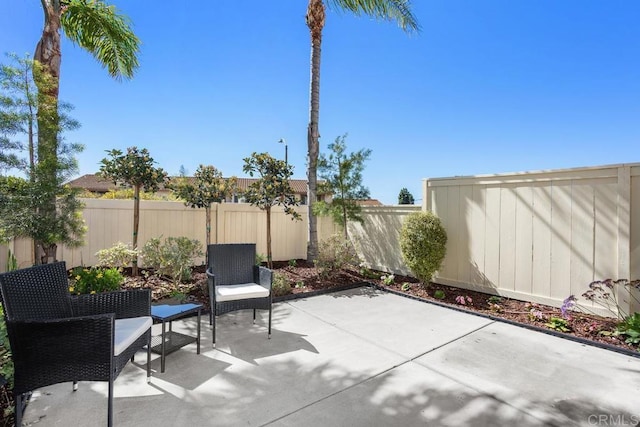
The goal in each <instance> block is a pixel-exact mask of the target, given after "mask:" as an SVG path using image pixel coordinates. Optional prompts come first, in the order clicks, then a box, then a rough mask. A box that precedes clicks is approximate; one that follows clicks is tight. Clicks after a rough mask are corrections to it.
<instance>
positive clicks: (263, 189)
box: [242, 152, 302, 268]
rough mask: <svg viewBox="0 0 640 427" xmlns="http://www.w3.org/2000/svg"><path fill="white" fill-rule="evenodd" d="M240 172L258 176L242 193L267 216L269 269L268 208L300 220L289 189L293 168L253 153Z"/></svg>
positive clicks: (269, 262) (270, 260)
mask: <svg viewBox="0 0 640 427" xmlns="http://www.w3.org/2000/svg"><path fill="white" fill-rule="evenodd" d="M244 163H245V164H244V166H243V167H242V170H243V171H244V172H245V173H248V174H249V175H250V176H254V174H258V175H259V176H260V179H258V180H257V181H256V182H254V183H252V184H251V185H250V186H249V188H247V191H245V193H244V197H245V200H246V201H247V202H248V203H251V204H252V205H253V206H257V207H259V208H260V209H262V210H263V211H265V212H266V213H267V263H268V265H269V268H273V258H272V255H271V208H272V207H273V206H282V207H283V208H284V213H285V214H287V215H291V217H292V219H296V220H300V219H302V218H301V217H300V214H299V213H298V212H296V211H295V210H294V209H293V207H294V206H297V205H298V201H297V200H296V197H295V195H294V193H293V190H292V189H291V185H290V183H289V178H290V177H291V175H293V166H291V165H288V164H287V163H286V162H284V161H282V160H276V159H274V158H273V157H271V156H270V155H269V154H268V153H260V154H258V153H255V152H254V153H253V154H251V157H247V158H245V159H244Z"/></svg>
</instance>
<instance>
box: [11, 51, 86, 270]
mask: <svg viewBox="0 0 640 427" xmlns="http://www.w3.org/2000/svg"><path fill="white" fill-rule="evenodd" d="M10 58H11V59H12V60H13V61H14V62H15V65H3V66H1V67H0V88H1V89H2V92H0V145H2V148H3V156H0V157H2V162H3V165H4V166H5V167H7V168H15V169H17V170H20V171H21V172H23V173H24V174H25V176H26V177H27V179H26V180H23V179H21V178H14V177H6V178H4V179H3V182H2V186H1V187H2V193H1V197H2V199H3V200H2V206H0V210H1V211H2V215H1V216H2V218H1V219H0V228H2V230H1V231H0V234H2V236H3V237H4V238H9V239H10V238H16V237H26V238H32V239H33V240H34V260H35V262H36V263H37V264H40V263H47V262H49V261H55V260H56V252H57V244H58V243H64V244H66V245H67V246H70V247H73V246H77V245H79V244H80V243H81V242H82V236H83V234H84V225H83V224H84V223H83V220H82V217H81V215H80V213H79V209H80V207H81V204H80V202H79V201H78V200H77V199H76V195H77V191H76V190H72V189H70V188H69V187H67V186H65V185H64V182H65V181H66V180H67V179H68V178H69V177H70V176H72V175H73V174H74V173H75V172H77V163H76V160H75V158H74V156H73V155H74V154H75V153H77V152H79V151H81V150H82V148H83V147H82V145H80V144H67V143H65V142H64V139H63V138H62V132H63V131H65V130H73V129H76V128H78V127H79V124H78V122H77V121H75V120H73V119H72V118H70V117H69V116H68V114H67V112H68V111H70V110H71V109H72V106H71V105H70V104H67V103H60V105H58V106H57V107H56V110H57V115H56V116H55V117H49V119H48V120H47V122H46V127H47V130H49V131H50V130H52V129H54V130H55V133H56V138H57V141H56V144H55V148H56V153H55V156H53V157H52V156H50V155H49V154H48V153H45V154H44V155H39V152H40V150H39V136H40V135H41V134H42V133H43V129H42V128H41V123H40V122H38V120H37V114H38V113H39V112H40V111H43V110H44V111H50V110H51V109H52V105H54V104H55V105H57V104H58V100H57V99H55V98H53V97H51V96H47V95H43V94H41V93H39V92H38V91H37V90H36V86H40V87H43V88H48V87H50V86H51V85H52V82H51V79H50V76H49V75H47V74H46V73H44V72H43V70H42V67H41V66H40V64H39V63H38V62H35V61H32V60H29V59H27V58H24V59H20V58H18V57H17V56H15V55H10ZM44 132H46V130H45V131H44ZM24 138H26V140H27V144H26V148H25V146H24V144H23V143H22V139H24ZM5 150H7V151H5ZM25 150H26V151H27V152H28V159H24V158H22V157H21V155H22V153H23V152H24V151H25Z"/></svg>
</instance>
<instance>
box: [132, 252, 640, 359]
mask: <svg viewBox="0 0 640 427" xmlns="http://www.w3.org/2000/svg"><path fill="white" fill-rule="evenodd" d="M274 271H275V272H276V273H277V274H280V275H282V276H284V277H285V278H286V280H287V282H289V283H290V284H291V291H290V294H293V295H295V294H308V293H313V294H315V293H317V292H318V291H323V290H325V291H336V290H339V289H340V288H344V287H345V286H346V287H349V286H351V285H357V284H363V283H370V284H373V285H376V286H378V287H379V288H381V289H385V290H389V291H393V292H396V293H399V294H402V295H406V296H410V297H414V298H418V299H421V300H424V301H428V302H433V303H437V304H441V305H444V306H448V307H452V308H455V309H459V310H466V311H469V312H472V313H476V314H481V315H484V316H488V317H491V318H496V319H503V320H505V321H509V322H513V323H516V324H521V325H526V326H528V327H533V328H537V329H542V330H546V331H551V332H553V333H560V335H565V336H567V337H574V338H579V339H581V340H585V342H587V343H589V342H591V343H594V344H602V345H604V346H605V347H607V346H612V347H616V348H619V349H622V350H624V351H625V352H638V348H637V347H634V346H633V345H631V344H627V343H625V340H624V338H623V337H621V336H614V335H609V334H608V333H610V332H613V331H615V328H616V320H615V319H612V318H606V317H600V316H596V315H592V314H586V313H578V312H571V315H570V316H569V317H568V318H566V319H565V318H563V317H562V313H561V310H560V309H559V308H556V307H550V306H546V305H542V304H535V303H530V302H525V301H520V300H516V299H511V298H505V297H497V296H495V295H490V294H486V293H482V292H476V291H469V290H466V289H460V288H456V287H452V286H446V285H440V284H435V283H431V284H430V285H429V287H428V288H425V287H424V286H423V285H422V284H421V283H419V282H418V281H417V280H416V279H415V278H413V277H408V276H400V275H395V276H394V278H393V281H390V280H389V279H387V281H386V282H385V281H384V280H382V279H381V277H383V276H386V275H387V273H385V272H381V271H374V270H368V269H355V268H347V269H343V270H340V271H338V272H337V273H335V274H334V275H332V276H330V277H324V278H323V277H321V276H320V275H319V274H318V270H317V269H316V267H315V266H314V265H313V264H312V263H309V262H307V261H305V260H295V261H290V262H275V263H274ZM192 278H193V280H192V282H191V283H188V284H185V285H181V286H180V287H179V288H178V289H176V288H175V287H174V286H173V285H172V284H171V283H170V282H168V281H166V280H163V279H159V278H157V277H155V276H152V275H150V276H148V277H147V278H145V277H144V276H140V277H138V278H131V277H127V279H126V281H127V283H126V287H150V288H152V290H153V295H154V297H153V298H154V301H157V300H162V299H167V298H171V297H173V298H174V299H175V298H176V297H177V298H180V299H183V300H185V301H192V302H199V303H201V304H203V305H204V306H205V307H206V309H207V310H208V309H209V298H208V292H207V289H206V288H207V277H206V273H205V268H204V267H196V268H194V270H193V274H192ZM435 295H437V296H438V297H437V298H436V296H435ZM552 318H558V319H563V320H564V322H562V325H560V326H558V325H556V327H555V328H553V327H550V326H548V324H550V323H551V324H553V322H552V320H551V319H552ZM565 322H566V323H565ZM564 325H566V328H567V329H568V330H566V331H562V330H560V327H561V326H564Z"/></svg>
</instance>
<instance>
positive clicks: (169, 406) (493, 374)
mask: <svg viewBox="0 0 640 427" xmlns="http://www.w3.org/2000/svg"><path fill="white" fill-rule="evenodd" d="M259 314H261V316H260V317H259V319H258V321H257V324H256V325H252V323H251V311H244V312H236V313H230V314H226V315H224V316H221V317H219V318H218V322H217V323H218V327H217V333H218V339H217V347H216V348H215V349H214V348H212V346H211V329H210V327H209V326H208V324H207V323H208V322H207V321H206V319H205V318H204V316H203V322H202V347H201V354H200V355H197V354H196V346H195V344H191V345H188V346H186V347H184V348H183V349H181V350H179V351H177V352H175V353H172V354H170V355H168V356H167V361H166V371H165V373H163V374H161V373H160V372H159V371H160V360H159V358H158V357H157V356H156V355H153V356H152V357H154V359H153V360H152V364H151V367H152V370H153V374H152V375H153V376H152V380H151V384H147V383H146V376H145V367H144V365H142V364H141V363H142V362H143V361H144V360H145V359H146V354H144V353H140V354H138V355H137V356H136V362H135V363H134V364H131V363H130V364H128V365H127V366H126V367H125V369H124V370H123V372H122V373H121V374H120V376H119V377H118V379H117V380H116V382H115V399H114V425H117V426H127V427H128V426H147V425H148V426H176V425H193V426H196V425H197V426H201V425H215V426H236V425H249V426H263V425H275V426H294V425H295V426H298V425H305V426H332V425H351V426H360V425H362V426H387V425H402V426H412V425H416V426H417V425H425V424H428V425H442V426H465V425H468V426H500V425H518V426H538V425H557V426H563V425H584V426H587V425H597V423H596V421H597V422H600V424H601V425H605V424H602V422H603V421H604V420H605V419H604V418H602V417H611V418H606V420H607V421H608V422H609V424H606V425H612V424H611V420H618V421H624V422H627V421H628V423H627V424H625V425H633V424H631V421H634V420H635V421H640V410H638V409H637V399H636V400H634V396H638V394H639V392H640V359H637V358H633V357H629V356H624V355H621V354H617V353H613V352H610V351H606V350H602V349H597V348H593V347H590V346H585V345H582V344H579V343H576V342H571V341H567V340H563V339H561V338H557V337H553V336H549V335H545V334H541V333H538V332H534V331H530V330H526V329H523V328H519V327H517V326H513V325H507V324H503V323H499V322H493V321H491V320H489V319H485V318H481V317H478V316H474V315H471V314H467V313H461V312H458V311H454V310H449V309H446V308H442V307H438V306H434V305H430V304H425V303H422V302H419V301H414V300H410V299H407V298H403V297H401V296H397V295H392V294H387V293H384V292H381V291H377V290H374V289H370V288H358V289H354V290H350V291H344V292H340V293H336V294H328V295H323V296H316V297H311V298H306V299H300V300H294V301H290V302H283V303H277V304H274V312H273V331H272V338H271V339H270V340H267V337H266V315H264V313H259ZM195 328H196V323H195V318H191V319H187V320H184V321H178V322H174V329H175V330H177V331H180V332H184V333H195ZM154 333H157V331H155V330H154ZM71 389H72V387H71V384H70V383H65V384H57V385H54V386H50V387H45V388H43V389H40V390H38V391H36V392H35V393H34V396H33V397H32V401H31V402H30V404H29V406H28V407H27V411H26V413H25V419H24V421H25V423H26V424H27V425H33V426H42V427H45V426H69V425H74V424H75V425H78V426H103V425H104V424H105V423H106V412H107V411H106V409H107V408H106V404H107V399H106V396H107V385H106V383H99V382H95V383H92V382H83V383H80V387H79V390H78V391H77V392H72V391H71ZM634 402H635V403H636V405H634V404H633V403H634ZM634 411H635V412H634ZM594 417H595V418H594ZM598 417H600V418H598ZM615 417H617V418H615ZM620 425H623V424H620Z"/></svg>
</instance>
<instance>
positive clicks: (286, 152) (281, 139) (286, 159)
mask: <svg viewBox="0 0 640 427" xmlns="http://www.w3.org/2000/svg"><path fill="white" fill-rule="evenodd" d="M278 142H279V143H280V144H284V163H285V165H287V166H289V159H288V156H289V147H288V146H287V141H286V140H285V139H284V138H280V141H278Z"/></svg>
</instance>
